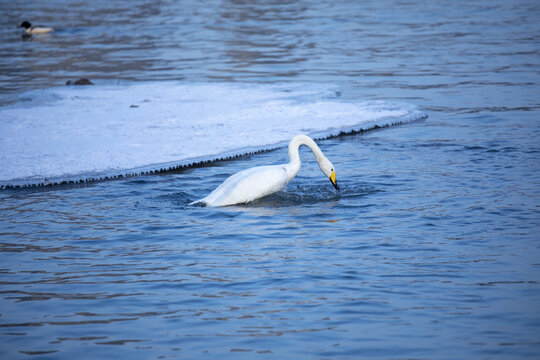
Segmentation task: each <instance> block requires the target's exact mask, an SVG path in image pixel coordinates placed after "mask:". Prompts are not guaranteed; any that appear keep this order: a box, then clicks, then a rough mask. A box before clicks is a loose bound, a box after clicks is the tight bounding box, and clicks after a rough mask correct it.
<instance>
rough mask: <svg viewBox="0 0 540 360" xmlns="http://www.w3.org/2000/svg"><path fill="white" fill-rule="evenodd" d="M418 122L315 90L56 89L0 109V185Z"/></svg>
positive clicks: (412, 114)
mask: <svg viewBox="0 0 540 360" xmlns="http://www.w3.org/2000/svg"><path fill="white" fill-rule="evenodd" d="M423 117H425V115H424V114H423V113H422V112H421V111H419V110H418V108H416V107H415V106H413V105H410V104H404V103H394V102H392V103H390V102H381V101H375V102H373V101H371V102H357V103H353V102H346V101H340V100H339V98H338V97H337V96H336V93H335V92H334V91H333V90H332V88H330V87H328V86H315V85H303V84H294V85H290V84H288V85H261V84H223V83H210V84H208V83H207V84H182V83H176V82H175V83H169V82H165V83H164V82H160V83H144V84H138V85H131V86H121V87H116V86H110V87H103V86H88V87H62V88H55V89H49V90H42V91H35V92H30V93H27V94H25V95H24V96H23V97H22V98H21V102H19V103H17V104H15V105H11V106H8V107H4V108H1V109H0V164H1V165H0V186H2V187H5V186H25V185H40V184H48V183H59V182H63V181H86V180H89V179H101V178H106V177H115V176H121V175H128V174H138V173H142V172H147V171H154V170H162V169H170V168H174V167H178V166H185V165H190V164H194V163H198V162H201V161H207V160H215V159H219V158H224V157H228V156H233V155H241V154H245V153H249V152H252V151H257V150H265V149H271V148H276V147H279V146H282V145H285V144H286V143H287V142H288V141H289V140H290V139H291V138H292V137H293V136H294V135H297V134H299V133H305V134H309V135H312V136H314V137H317V138H325V137H329V136H333V135H337V134H339V133H340V132H351V131H360V130H368V129H371V128H373V127H376V126H385V125H391V124H395V123H402V122H409V121H414V120H418V119H421V118H423Z"/></svg>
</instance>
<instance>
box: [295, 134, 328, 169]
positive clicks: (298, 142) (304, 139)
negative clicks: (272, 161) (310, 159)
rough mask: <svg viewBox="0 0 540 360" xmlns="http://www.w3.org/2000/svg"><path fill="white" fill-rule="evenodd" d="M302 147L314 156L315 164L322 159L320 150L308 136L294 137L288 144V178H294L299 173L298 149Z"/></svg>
mask: <svg viewBox="0 0 540 360" xmlns="http://www.w3.org/2000/svg"><path fill="white" fill-rule="evenodd" d="M302 145H306V146H307V147H308V148H310V149H311V151H312V152H313V155H315V159H316V160H317V162H320V159H321V158H323V157H324V155H323V153H322V151H321V149H319V146H318V145H317V144H316V143H315V141H313V139H311V138H310V137H309V136H306V135H298V136H295V137H294V138H293V139H292V140H291V142H290V143H289V158H290V161H289V164H287V165H288V166H287V167H288V171H289V176H292V177H295V176H296V174H297V173H298V171H300V163H301V161H300V154H299V153H298V148H299V147H300V146H302Z"/></svg>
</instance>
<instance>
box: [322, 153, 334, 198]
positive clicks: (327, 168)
mask: <svg viewBox="0 0 540 360" xmlns="http://www.w3.org/2000/svg"><path fill="white" fill-rule="evenodd" d="M319 167H320V168H321V170H322V172H323V173H324V175H326V176H327V177H328V178H329V179H330V182H331V183H332V185H334V188H335V189H336V190H338V191H339V186H338V184H337V181H336V171H335V170H334V165H333V164H332V163H331V162H330V160H328V159H327V158H326V157H323V158H322V159H321V160H320V161H319Z"/></svg>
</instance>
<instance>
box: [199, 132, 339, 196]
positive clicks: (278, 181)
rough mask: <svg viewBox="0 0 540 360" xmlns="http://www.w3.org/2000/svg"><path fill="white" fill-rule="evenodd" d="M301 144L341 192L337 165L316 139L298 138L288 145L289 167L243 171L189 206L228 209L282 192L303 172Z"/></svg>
mask: <svg viewBox="0 0 540 360" xmlns="http://www.w3.org/2000/svg"><path fill="white" fill-rule="evenodd" d="M301 145H306V146H307V147H309V148H310V149H311V151H312V152H313V154H314V155H315V159H316V160H317V162H318V164H319V167H320V168H321V170H322V172H323V173H324V174H325V175H326V176H327V177H328V178H329V179H330V182H331V183H332V185H334V187H335V188H336V190H339V187H338V185H337V181H336V172H335V170H334V165H332V163H331V162H330V160H328V159H327V158H326V156H324V154H323V153H322V151H321V149H320V148H319V146H317V144H316V143H315V141H313V139H311V138H310V137H309V136H306V135H298V136H295V137H294V138H293V139H292V140H291V142H290V143H289V158H290V161H289V162H288V163H287V164H282V165H270V166H259V167H254V168H250V169H246V170H243V171H240V172H239V173H236V174H234V175H232V176H231V177H229V178H227V179H226V180H225V181H224V182H223V183H222V184H221V185H219V186H218V187H217V188H216V189H215V190H214V191H212V192H211V193H210V194H209V195H208V196H206V197H205V198H203V199H200V200H197V201H194V202H192V203H191V204H190V205H193V204H204V205H206V206H227V205H234V204H242V203H248V202H251V201H253V200H256V199H259V198H262V197H264V196H267V195H270V194H272V193H275V192H277V191H280V190H283V189H284V188H285V187H286V186H287V184H288V183H289V182H290V181H291V180H292V179H294V177H295V176H296V174H298V171H300V164H301V162H300V155H299V153H298V148H299V147H300V146H301Z"/></svg>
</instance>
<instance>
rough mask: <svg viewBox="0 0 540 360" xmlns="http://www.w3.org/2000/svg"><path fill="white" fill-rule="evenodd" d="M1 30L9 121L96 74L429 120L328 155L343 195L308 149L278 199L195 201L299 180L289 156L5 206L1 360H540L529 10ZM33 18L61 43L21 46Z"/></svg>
mask: <svg viewBox="0 0 540 360" xmlns="http://www.w3.org/2000/svg"><path fill="white" fill-rule="evenodd" d="M0 11H1V13H2V14H3V16H1V17H0V25H1V27H0V28H1V30H0V69H1V75H0V81H1V82H0V84H1V86H0V88H1V89H0V102H1V104H2V106H12V105H14V104H15V105H17V106H20V105H21V104H23V105H24V102H25V101H26V100H25V99H26V97H25V96H26V95H24V94H25V93H26V92H27V91H29V90H35V89H42V90H43V91H48V90H47V89H49V88H53V87H58V86H63V84H64V83H65V82H66V81H67V80H73V79H76V78H80V77H88V78H90V79H91V80H92V81H93V82H94V83H95V85H94V86H95V87H97V88H98V89H99V87H100V86H110V85H114V86H119V87H122V86H130V85H133V84H138V83H146V82H152V83H154V84H159V83H160V82H163V83H166V82H168V81H170V80H175V81H181V82H186V83H190V82H196V83H198V84H200V83H249V84H276V83H280V84H282V83H288V82H291V83H292V82H294V83H306V84H332V86H337V87H338V88H339V89H340V94H341V97H342V98H343V99H344V101H352V102H354V101H364V100H382V101H401V102H406V103H410V104H414V105H417V106H419V107H420V109H421V110H422V111H424V112H425V113H426V114H427V115H428V116H429V117H428V118H427V119H425V120H422V121H417V122H413V123H411V124H406V125H401V126H392V127H388V128H382V129H378V130H373V131H369V132H365V133H361V134H356V135H346V136H340V137H334V138H331V139H327V140H321V141H319V145H320V147H321V149H322V150H323V152H324V153H325V154H326V155H327V157H328V158H329V159H330V160H331V161H332V162H333V163H334V165H335V166H336V169H337V174H338V182H339V184H340V187H341V192H339V193H336V192H335V191H334V189H333V188H332V187H331V185H330V183H329V182H328V179H325V178H324V176H322V175H321V173H320V171H319V169H318V166H317V163H316V162H315V160H314V159H313V157H312V155H311V154H310V153H309V152H308V150H302V151H301V157H302V159H303V161H304V162H303V167H302V170H301V172H300V173H299V176H298V177H297V178H296V179H295V180H294V181H293V182H292V183H291V184H290V185H289V186H288V187H287V189H286V190H285V191H283V192H280V193H277V194H275V195H271V196H269V197H267V198H264V199H260V200H258V201H256V202H254V203H252V204H249V205H243V206H231V207H226V208H205V207H194V206H189V205H188V204H189V202H191V201H193V200H195V199H198V198H200V197H203V196H205V195H206V194H208V193H209V192H210V191H211V190H213V189H214V188H215V187H216V186H217V185H218V184H219V183H220V182H221V181H223V180H224V179H225V178H226V177H227V176H229V175H230V174H232V173H234V172H236V171H239V170H241V169H245V168H248V167H251V166H257V165H266V164H278V163H282V162H286V161H287V153H286V150H285V149H283V148H281V149H276V150H273V151H269V152H264V153H260V154H254V155H248V156H243V157H240V158H236V159H232V160H226V161H217V162H212V163H208V164H205V165H199V166H192V167H188V168H182V169H178V170H176V171H168V172H160V173H158V174H153V175H142V176H134V177H127V178H121V179H117V180H110V181H95V182H89V183H82V184H67V185H60V186H46V187H30V188H23V189H17V188H15V189H13V188H8V189H4V190H1V191H0V357H1V358H6V359H7V358H9V359H14V358H39V359H48V358H50V359H72V358H78V359H81V358H82V359H85V358H88V359H95V358H133V359H153V358H158V359H159V358H161V359H169V358H173V359H174V358H181V359H204V358H216V357H217V358H223V359H227V358H230V359H241V358H245V359H253V358H261V359H271V358H272V359H284V358H302V359H361V358H365V359H410V358H414V359H456V358H474V359H515V358H538V357H539V355H540V336H539V335H538V334H540V308H539V304H540V301H539V300H540V285H539V281H540V249H539V241H540V236H539V235H538V234H539V225H540V216H539V205H540V185H539V182H540V179H539V170H540V160H539V154H540V146H539V144H540V143H539V142H538V139H539V137H540V121H539V116H540V110H539V106H540V102H539V100H538V99H539V98H538V94H540V64H539V59H540V57H539V41H538V39H539V38H540V37H539V35H540V21H539V20H540V5H539V4H538V2H535V1H513V2H493V1H477V2H474V3H472V2H469V1H454V2H444V3H441V2H421V3H417V2H408V1H400V2H397V1H396V2H394V1H376V2H375V1H373V2H342V3H333V2H317V3H315V2H313V3H312V2H308V1H299V2H295V3H294V4H289V3H287V2H281V1H260V2H242V1H202V2H198V3H194V2H180V3H178V2H174V1H157V2H156V1H152V2H150V1H148V2H146V1H131V2H129V3H127V2H126V3H125V4H118V3H116V2H106V1H97V2H92V3H91V4H86V3H70V2H66V1H60V0H58V1H50V2H41V3H30V2H26V3H20V2H3V3H2V4H0ZM26 19H28V20H30V21H32V22H36V23H37V22H39V23H44V24H47V25H51V26H54V27H55V28H56V31H55V32H54V33H52V34H50V35H45V36H32V37H31V38H23V37H21V32H20V31H19V30H20V29H17V28H16V26H17V25H18V24H19V23H20V22H22V21H23V20H26ZM34 19H35V20H34ZM224 106H225V104H224ZM2 121H5V119H0V122H2ZM264 130H265V128H264V124H261V131H264ZM0 136H1V135H0Z"/></svg>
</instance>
